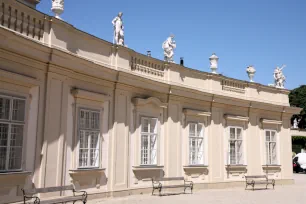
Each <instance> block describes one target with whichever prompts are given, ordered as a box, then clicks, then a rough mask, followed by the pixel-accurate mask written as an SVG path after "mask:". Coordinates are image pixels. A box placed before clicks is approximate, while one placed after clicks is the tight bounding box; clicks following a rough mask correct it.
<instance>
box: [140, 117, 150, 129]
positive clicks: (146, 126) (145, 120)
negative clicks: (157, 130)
mask: <svg viewBox="0 0 306 204" xmlns="http://www.w3.org/2000/svg"><path fill="white" fill-rule="evenodd" d="M141 128H142V130H141V131H142V132H149V120H148V118H142V124H141Z"/></svg>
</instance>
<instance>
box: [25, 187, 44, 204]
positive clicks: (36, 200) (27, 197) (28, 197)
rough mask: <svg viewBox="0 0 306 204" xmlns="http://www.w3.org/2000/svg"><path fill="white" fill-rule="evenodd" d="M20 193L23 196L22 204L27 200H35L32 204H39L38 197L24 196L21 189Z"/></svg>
mask: <svg viewBox="0 0 306 204" xmlns="http://www.w3.org/2000/svg"><path fill="white" fill-rule="evenodd" d="M21 191H22V194H23V203H24V204H26V200H27V199H35V200H34V201H33V203H34V204H39V203H40V199H39V197H37V196H28V195H26V193H25V190H24V189H21Z"/></svg>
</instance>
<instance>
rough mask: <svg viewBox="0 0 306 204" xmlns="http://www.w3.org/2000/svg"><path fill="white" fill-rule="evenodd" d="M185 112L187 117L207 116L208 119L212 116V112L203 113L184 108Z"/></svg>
mask: <svg viewBox="0 0 306 204" xmlns="http://www.w3.org/2000/svg"><path fill="white" fill-rule="evenodd" d="M183 112H184V113H185V114H186V115H195V116H206V117H209V116H211V112H207V111H201V110H193V109H187V108H184V110H183Z"/></svg>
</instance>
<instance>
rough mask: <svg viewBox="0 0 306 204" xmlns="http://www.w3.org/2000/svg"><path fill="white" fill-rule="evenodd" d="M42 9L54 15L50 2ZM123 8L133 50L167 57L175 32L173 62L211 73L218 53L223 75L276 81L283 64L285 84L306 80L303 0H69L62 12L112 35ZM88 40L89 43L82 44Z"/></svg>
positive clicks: (293, 85)
mask: <svg viewBox="0 0 306 204" xmlns="http://www.w3.org/2000/svg"><path fill="white" fill-rule="evenodd" d="M37 8H38V10H40V11H42V12H44V13H47V14H50V15H52V12H51V0H41V3H40V4H39V5H38V7H37ZM119 11H122V12H123V13H124V15H123V20H124V25H125V43H126V44H127V45H128V47H129V48H131V49H134V50H135V51H138V52H141V53H146V51H147V50H151V52H152V56H153V57H156V58H159V59H163V50H162V48H161V45H162V42H163V41H164V40H165V39H166V38H167V37H168V36H169V34H171V33H173V34H174V35H175V40H176V43H177V49H176V50H175V61H176V62H177V63H178V62H179V58H180V57H184V59H185V66H187V67H190V68H193V69H198V70H202V71H206V72H209V71H210V69H209V61H208V58H209V56H210V55H211V54H212V53H213V52H215V53H216V54H217V55H218V56H219V58H220V59H219V73H222V74H224V75H226V76H229V77H233V78H237V79H242V80H248V77H247V74H246V72H245V69H246V67H247V66H248V65H254V66H255V68H256V70H257V73H256V75H255V79H254V80H255V81H256V82H258V83H262V84H266V85H267V84H268V83H272V82H273V70H274V68H275V67H276V66H281V65H282V64H286V65H287V67H286V68H285V69H284V74H285V75H286V77H287V83H286V88H288V89H293V88H296V87H298V86H299V85H302V84H306V77H305V76H306V73H305V72H306V1H305V0H256V1H255V0H213V1H208V0H189V1H183V0H176V1H174V0H151V1H143V0H128V1H127V0H116V1H103V0H90V1H88V0H73V1H72V0H69V1H68V0H66V1H65V12H64V13H63V15H62V18H63V19H64V20H65V21H67V22H68V23H70V24H72V25H74V26H75V27H77V28H79V29H81V30H83V31H86V32H88V33H90V34H93V35H95V36H97V37H99V38H102V39H104V40H107V41H110V42H111V41H112V35H113V28H112V24H111V21H112V19H113V18H114V17H115V16H116V15H117V13H118V12H119ZM84 43H86V42H84Z"/></svg>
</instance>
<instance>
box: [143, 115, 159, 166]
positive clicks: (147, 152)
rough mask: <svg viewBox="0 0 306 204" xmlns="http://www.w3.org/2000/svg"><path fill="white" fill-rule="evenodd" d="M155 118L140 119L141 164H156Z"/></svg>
mask: <svg viewBox="0 0 306 204" xmlns="http://www.w3.org/2000/svg"><path fill="white" fill-rule="evenodd" d="M157 138H158V136H157V118H147V117H142V118H141V164H142V165H156V164H157Z"/></svg>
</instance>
